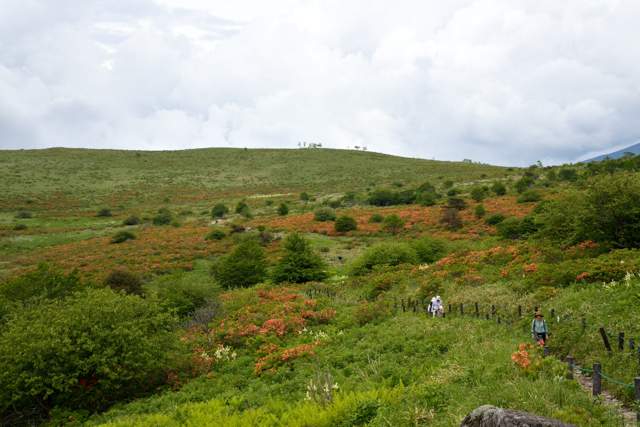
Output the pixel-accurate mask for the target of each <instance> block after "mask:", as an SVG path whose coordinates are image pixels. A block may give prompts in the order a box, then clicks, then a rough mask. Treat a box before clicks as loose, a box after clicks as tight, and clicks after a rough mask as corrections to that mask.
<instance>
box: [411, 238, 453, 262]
mask: <svg viewBox="0 0 640 427" xmlns="http://www.w3.org/2000/svg"><path fill="white" fill-rule="evenodd" d="M409 245H410V246H411V247H412V248H413V250H414V251H415V252H416V254H417V255H418V258H419V259H420V262H423V263H432V262H436V261H438V260H440V259H441V258H442V257H444V256H445V255H446V254H447V246H446V244H445V242H444V240H441V239H437V238H435V237H430V236H424V237H421V238H419V239H414V240H412V241H411V242H410V243H409Z"/></svg>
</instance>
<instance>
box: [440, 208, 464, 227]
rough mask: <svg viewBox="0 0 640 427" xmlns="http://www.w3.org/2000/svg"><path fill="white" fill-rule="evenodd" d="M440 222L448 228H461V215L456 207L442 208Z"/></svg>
mask: <svg viewBox="0 0 640 427" xmlns="http://www.w3.org/2000/svg"><path fill="white" fill-rule="evenodd" d="M440 223H441V224H444V225H445V227H446V228H447V229H448V230H457V229H459V228H462V225H463V224H462V215H460V212H459V211H458V209H452V208H448V209H444V210H443V211H442V216H441V217H440Z"/></svg>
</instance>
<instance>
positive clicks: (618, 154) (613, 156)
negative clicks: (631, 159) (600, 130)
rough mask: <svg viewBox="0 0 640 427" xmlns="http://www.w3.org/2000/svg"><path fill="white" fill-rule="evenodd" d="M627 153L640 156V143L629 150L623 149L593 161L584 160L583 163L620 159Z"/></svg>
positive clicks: (595, 158)
mask: <svg viewBox="0 0 640 427" xmlns="http://www.w3.org/2000/svg"><path fill="white" fill-rule="evenodd" d="M626 152H631V153H633V154H635V155H636V156H637V155H638V154H640V143H638V144H636V145H632V146H630V147H627V148H623V149H622V150H619V151H616V152H614V153H609V154H603V155H602V156H597V157H594V158H592V159H587V160H582V162H583V163H589V162H599V161H600V160H604V159H605V157H609V158H610V159H619V158H620V157H622V155H623V154H624V153H626Z"/></svg>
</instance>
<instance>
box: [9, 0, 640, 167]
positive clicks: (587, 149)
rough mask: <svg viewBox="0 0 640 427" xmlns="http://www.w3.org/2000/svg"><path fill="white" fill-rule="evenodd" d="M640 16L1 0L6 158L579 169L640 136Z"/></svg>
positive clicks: (249, 1)
mask: <svg viewBox="0 0 640 427" xmlns="http://www.w3.org/2000/svg"><path fill="white" fill-rule="evenodd" d="M639 17H640V2H638V1H637V0H602V1H600V0H575V1H574V0H568V1H564V0H549V1H547V0H531V1H527V0H522V1H520V0H476V1H472V0H431V1H424V0H422V1H404V0H394V1H388V0H385V1H383V0H370V1H361V0H347V1H345V0H341V1H333V0H317V1H305V0H232V1H229V0H227V1H222V0H55V1H52V0H2V7H0V149H20V148H25V149H32V148H48V147H83V148H116V149H135V150H177V149H189V148H201V147H248V148H296V147H297V145H298V142H307V143H321V144H322V146H323V147H327V148H342V149H346V148H347V147H349V148H352V149H353V147H355V146H358V147H363V146H364V147H367V149H368V150H369V151H376V152H382V153H388V154H394V155H399V156H404V157H419V158H427V159H432V158H435V159H436V160H463V159H471V160H473V161H478V162H483V163H490V164H496V165H515V166H528V165H530V164H533V163H536V161H538V160H540V161H542V163H543V164H544V165H550V164H562V163H569V162H577V161H579V160H581V159H585V158H588V157H592V156H593V155H597V154H602V153H608V152H612V151H616V150H618V149H621V148H624V147H626V146H629V145H632V144H636V143H638V142H640V87H639V86H640V49H638V47H637V46H638V42H640V25H639V24H638V18H639ZM0 156H1V153H0Z"/></svg>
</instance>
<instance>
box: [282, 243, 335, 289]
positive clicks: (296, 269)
mask: <svg viewBox="0 0 640 427" xmlns="http://www.w3.org/2000/svg"><path fill="white" fill-rule="evenodd" d="M282 247H283V248H284V253H283V254H282V256H281V257H280V259H278V261H277V262H276V265H275V267H274V268H273V270H272V272H271V279H272V280H273V282H274V283H305V282H312V281H316V282H319V281H322V280H324V279H326V278H327V277H328V274H327V273H326V271H325V269H326V264H325V263H324V260H323V259H322V257H321V256H320V255H319V254H317V253H315V251H314V250H313V249H312V248H311V242H310V241H309V240H308V239H306V238H305V237H304V236H302V235H301V234H299V233H296V232H294V233H290V234H289V235H287V237H285V238H284V240H283V241H282Z"/></svg>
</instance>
